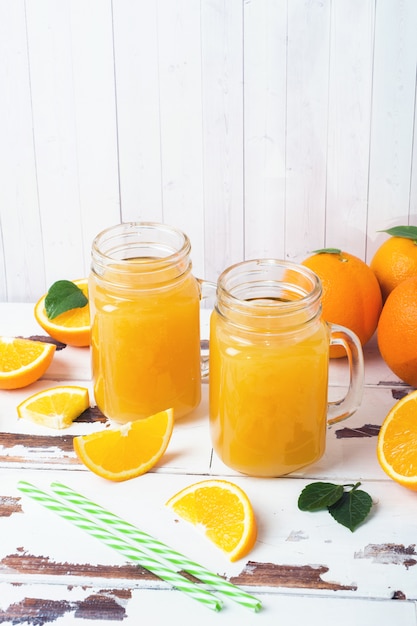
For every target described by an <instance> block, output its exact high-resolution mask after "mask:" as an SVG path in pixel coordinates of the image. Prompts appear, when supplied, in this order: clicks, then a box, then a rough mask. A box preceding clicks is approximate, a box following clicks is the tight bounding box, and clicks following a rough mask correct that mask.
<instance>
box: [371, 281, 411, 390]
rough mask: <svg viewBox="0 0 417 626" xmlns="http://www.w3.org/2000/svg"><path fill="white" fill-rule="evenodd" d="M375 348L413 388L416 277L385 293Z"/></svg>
mask: <svg viewBox="0 0 417 626" xmlns="http://www.w3.org/2000/svg"><path fill="white" fill-rule="evenodd" d="M377 337H378V347H379V351H380V353H381V356H382V358H383V359H384V361H385V363H386V364H387V365H388V367H389V368H390V369H391V370H392V371H393V372H394V374H396V375H397V376H398V377H399V378H401V380H403V381H404V382H405V383H407V384H408V385H411V386H412V387H417V342H416V337H417V276H415V277H414V278H408V279H407V280H405V281H403V282H401V283H400V284H399V285H397V286H396V287H395V289H393V291H391V293H390V294H389V296H388V298H387V300H386V302H385V304H384V308H383V309H382V313H381V315H380V318H379V323H378V335H377Z"/></svg>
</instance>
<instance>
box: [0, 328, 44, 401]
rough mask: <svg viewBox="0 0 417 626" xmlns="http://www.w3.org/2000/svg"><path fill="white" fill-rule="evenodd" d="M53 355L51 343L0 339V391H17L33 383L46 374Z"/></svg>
mask: <svg viewBox="0 0 417 626" xmlns="http://www.w3.org/2000/svg"><path fill="white" fill-rule="evenodd" d="M54 354H55V346H54V345H53V344H51V343H45V342H43V341H32V340H31V339H19V338H17V337H0V389H19V388H21V387H27V385H30V384H31V383H34V382H35V381H36V380H38V379H39V378H40V377H41V376H42V375H43V374H44V373H45V372H46V370H47V369H48V367H49V366H50V364H51V361H52V359H53V356H54Z"/></svg>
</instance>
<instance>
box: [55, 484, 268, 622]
mask: <svg viewBox="0 0 417 626" xmlns="http://www.w3.org/2000/svg"><path fill="white" fill-rule="evenodd" d="M51 488H52V489H53V490H54V492H55V493H56V494H58V495H59V496H60V497H61V498H64V499H65V500H68V501H69V502H71V504H73V505H75V506H77V507H78V508H79V509H81V510H82V511H83V512H84V513H87V515H91V516H93V517H95V518H96V519H98V520H99V521H100V522H101V523H102V524H104V525H106V526H108V527H110V528H111V530H112V532H117V533H119V534H120V535H121V536H123V537H124V538H128V539H130V540H133V541H134V542H135V543H138V544H139V545H140V546H141V548H142V549H143V550H145V551H146V552H148V553H151V554H153V555H155V554H157V555H158V556H161V557H162V558H164V559H165V560H166V561H168V562H169V563H171V564H173V565H175V566H176V567H177V568H178V570H182V571H185V572H188V573H189V574H192V575H193V576H195V577H196V578H198V579H199V580H201V581H202V582H204V583H206V584H207V585H209V586H210V587H212V588H213V589H215V590H216V592H217V593H219V594H222V595H223V596H224V597H226V598H228V599H230V600H234V601H235V602H237V603H239V604H241V605H243V606H245V607H247V608H250V609H252V610H254V611H259V610H260V609H261V607H262V603H261V602H260V600H258V599H257V598H255V597H254V596H251V595H249V594H248V593H246V592H245V591H243V590H242V589H240V588H239V587H237V586H236V585H234V584H233V583H230V582H228V581H227V580H225V579H224V578H221V577H220V576H218V575H217V574H214V573H213V572H210V571H208V570H207V569H205V568H204V567H203V566H202V565H199V564H198V563H195V562H194V561H191V560H190V559H188V558H187V557H186V556H184V555H183V554H181V553H179V552H177V551H176V550H173V549H172V548H170V547H169V546H167V545H166V544H164V543H162V542H161V541H159V540H158V539H155V538H154V537H152V536H151V535H149V534H148V533H146V532H144V531H142V530H139V528H137V527H136V526H133V525H132V524H130V523H129V522H127V521H125V520H124V519H122V518H120V517H118V516H117V515H115V514H114V513H111V512H110V511H108V510H106V509H104V508H103V507H101V506H100V505H99V504H96V503H95V502H92V501H91V500H88V499H87V498H86V497H85V496H83V495H81V494H79V493H76V492H75V491H73V490H72V489H70V488H69V487H67V486H66V485H63V484H62V483H58V482H54V483H52V484H51Z"/></svg>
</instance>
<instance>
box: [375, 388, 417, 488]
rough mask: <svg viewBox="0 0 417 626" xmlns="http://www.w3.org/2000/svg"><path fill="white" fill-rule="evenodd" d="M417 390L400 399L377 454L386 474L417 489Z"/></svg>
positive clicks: (388, 419)
mask: <svg viewBox="0 0 417 626" xmlns="http://www.w3.org/2000/svg"><path fill="white" fill-rule="evenodd" d="M416 414H417V390H415V391H412V392H411V393H409V394H408V395H406V396H404V397H403V398H401V400H398V402H396V404H394V406H393V407H392V409H391V410H390V411H389V413H388V415H387V416H386V418H385V419H384V421H383V423H382V426H381V429H380V431H379V435H378V445H377V457H378V461H379V463H380V465H381V467H382V469H383V470H384V472H386V474H388V476H389V477H390V478H392V479H393V480H395V481H396V482H398V483H399V484H400V485H403V486H404V487H408V488H409V489H413V490H414V491H417V420H416Z"/></svg>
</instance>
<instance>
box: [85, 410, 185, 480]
mask: <svg viewBox="0 0 417 626" xmlns="http://www.w3.org/2000/svg"><path fill="white" fill-rule="evenodd" d="M173 427H174V412H173V410H172V409H167V410H166V411H160V412H159V413H155V415H151V416H150V417H146V418H145V419H140V420H137V421H135V422H128V423H127V424H123V425H122V426H120V427H118V428H111V429H107V430H102V431H99V432H96V433H91V434H89V435H81V436H78V437H74V450H75V452H76V454H77V456H78V458H79V459H80V461H81V462H82V463H84V465H85V466H86V467H88V469H90V470H91V471H92V472H94V473H95V474H98V476H102V477H103V478H107V479H108V480H114V481H122V480H128V479H129V478H135V477H136V476H140V475H141V474H144V473H145V472H147V471H149V470H150V469H151V468H152V467H154V465H156V463H157V462H158V461H159V459H160V458H161V457H162V455H163V454H164V452H165V450H166V448H167V446H168V443H169V440H170V439H171V435H172V430H173Z"/></svg>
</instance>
